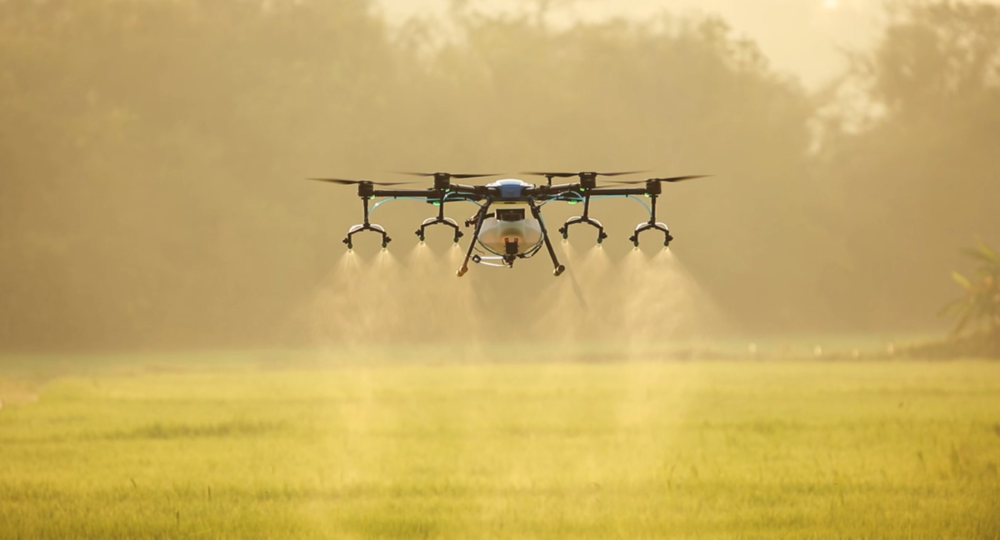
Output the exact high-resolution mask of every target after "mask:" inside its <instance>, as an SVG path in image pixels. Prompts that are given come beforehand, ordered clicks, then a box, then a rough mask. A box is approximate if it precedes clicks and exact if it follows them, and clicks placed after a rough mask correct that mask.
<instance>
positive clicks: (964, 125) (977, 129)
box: [817, 2, 1000, 330]
mask: <svg viewBox="0 0 1000 540" xmlns="http://www.w3.org/2000/svg"><path fill="white" fill-rule="evenodd" d="M893 13H894V14H893V18H892V21H891V23H890V24H889V26H888V27H887V29H886V31H885V34H884V36H883V37H882V39H881V41H880V42H879V44H878V45H877V47H876V48H875V50H874V51H872V52H871V53H868V54H864V55H860V56H859V57H858V58H857V62H856V64H855V68H854V70H853V72H852V74H851V76H850V77H849V78H848V82H849V84H851V85H854V86H855V87H858V88H861V89H862V90H863V94H862V98H861V99H862V100H863V101H864V102H865V103H864V105H865V108H867V109H868V110H874V111H876V114H874V115H873V116H872V117H870V118H869V119H868V121H867V122H866V123H865V124H864V125H863V127H862V129H860V130H848V131H844V132H841V133H839V135H835V136H833V137H831V139H830V140H829V141H828V143H829V144H827V145H826V146H825V147H824V152H823V153H821V155H820V156H819V160H818V163H817V165H818V170H820V171H821V174H822V175H823V177H824V182H826V183H827V184H828V186H827V188H826V189H828V191H827V193H828V194H829V197H828V198H827V200H828V201H829V206H828V210H829V211H830V212H831V214H830V215H831V216H832V218H831V219H829V220H828V223H830V224H831V225H833V226H835V227H836V230H837V231H839V236H840V237H841V241H840V242H838V243H836V244H835V249H836V250H837V251H838V252H839V253H840V254H841V256H842V264H841V265H838V266H837V267H836V271H833V272H830V273H828V274H826V275H825V276H824V282H825V283H824V284H825V287H826V288H827V289H828V290H829V291H831V292H832V293H833V294H831V295H830V298H831V302H832V304H833V305H834V306H835V310H836V311H837V312H839V313H842V314H843V316H844V317H847V318H852V319H853V320H854V323H853V324H854V325H856V326H857V327H859V328H861V329H868V330H870V329H876V328H883V329H887V330H891V329H912V328H920V327H921V326H923V327H926V326H927V325H928V321H929V320H930V317H929V314H931V313H934V312H935V306H939V305H941V304H943V303H944V302H945V301H946V300H947V298H948V297H950V296H951V294H952V291H951V290H950V287H949V284H948V283H947V280H942V279H941V276H946V275H948V272H949V271H950V270H951V264H952V262H951V261H952V256H951V254H952V253H954V250H955V249H956V246H961V245H965V244H968V243H969V242H970V241H973V242H974V241H977V240H985V241H990V240H993V239H996V238H997V235H998V216H1000V206H998V204H997V201H1000V182H998V181H997V179H998V176H997V175H998V165H1000V161H998V158H997V153H996V149H997V148H1000V48H998V47H997V45H996V44H997V43H1000V7H998V6H995V5H992V4H987V3H980V2H970V3H959V2H935V3H921V4H915V5H907V6H905V7H902V8H899V9H898V10H897V11H895V12H893ZM838 298H839V299H841V300H840V303H839V305H837V299H838Z"/></svg>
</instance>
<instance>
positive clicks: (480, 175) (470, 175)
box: [393, 171, 503, 178]
mask: <svg viewBox="0 0 1000 540" xmlns="http://www.w3.org/2000/svg"><path fill="white" fill-rule="evenodd" d="M393 172H394V173H396V174H408V175H410V176H437V175H439V174H444V175H447V176H448V177H449V178H486V177H487V176H500V175H501V174H503V173H457V174H453V173H447V172H436V173H426V172H410V171H393Z"/></svg>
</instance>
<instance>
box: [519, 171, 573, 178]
mask: <svg viewBox="0 0 1000 540" xmlns="http://www.w3.org/2000/svg"><path fill="white" fill-rule="evenodd" d="M517 174H530V175H532V176H551V177H553V178H572V177H574V176H576V175H578V174H580V173H575V172H537V171H534V172H520V173H517Z"/></svg>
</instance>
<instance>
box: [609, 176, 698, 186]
mask: <svg viewBox="0 0 1000 540" xmlns="http://www.w3.org/2000/svg"><path fill="white" fill-rule="evenodd" d="M709 176H712V175H710V174H695V175H690V176H671V177H668V178H647V179H646V180H630V181H622V180H619V181H617V182H615V183H616V184H645V183H646V182H649V181H650V180H652V181H653V182H681V181H684V180H693V179H695V178H708V177H709Z"/></svg>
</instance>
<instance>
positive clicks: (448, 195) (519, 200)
mask: <svg viewBox="0 0 1000 540" xmlns="http://www.w3.org/2000/svg"><path fill="white" fill-rule="evenodd" d="M406 174H414V175H417V176H429V177H433V178H434V187H432V188H430V189H426V190H407V189H377V188H376V186H384V185H397V184H396V183H379V182H372V181H368V180H341V179H336V178H313V179H312V180H321V181H325V182H333V183H337V184H355V185H357V186H358V196H359V197H360V198H361V200H362V203H363V206H364V222H363V223H360V224H357V225H354V226H353V227H351V228H350V229H349V230H348V232H347V238H345V239H344V243H345V244H347V247H348V249H351V248H353V246H354V243H353V238H354V235H355V234H356V233H359V232H363V231H372V232H375V233H377V234H380V235H382V247H383V248H385V247H387V246H388V245H389V242H391V241H392V239H391V238H390V237H389V235H388V233H387V232H386V230H385V228H383V227H382V226H381V225H378V224H374V223H371V222H370V221H369V213H370V211H371V210H372V209H374V207H372V208H371V209H370V208H369V201H370V200H372V199H375V198H378V197H382V198H384V200H382V201H380V202H378V203H376V204H375V207H377V206H378V205H380V204H383V203H385V202H387V201H389V200H394V199H416V200H423V201H425V202H427V203H431V204H434V205H435V206H437V207H438V215H437V216H435V217H430V218H427V219H425V220H424V221H423V223H421V225H420V228H419V229H417V230H416V235H417V236H418V237H419V238H420V240H421V241H423V240H424V237H425V233H426V229H427V227H429V226H432V225H445V226H447V227H451V228H452V229H454V231H455V236H454V241H455V242H458V241H459V239H461V238H462V236H464V233H463V232H462V231H461V228H460V227H459V225H458V223H456V222H455V220H453V219H451V218H448V217H445V215H444V207H445V205H446V204H449V203H456V202H468V203H473V204H475V205H477V206H478V207H479V210H478V211H477V212H476V213H475V214H474V215H473V216H472V217H470V218H469V219H468V220H466V221H465V227H475V230H474V233H473V240H472V241H471V242H470V243H469V249H468V251H467V252H466V255H465V260H464V261H463V263H462V267H461V268H459V270H458V272H457V274H458V276H459V277H461V276H463V275H465V273H466V272H468V270H469V261H470V260H471V261H472V262H474V263H478V264H484V265H487V266H500V267H508V268H510V267H513V266H514V262H516V261H517V260H518V259H528V258H531V257H533V256H534V255H535V254H537V253H538V252H539V251H541V249H542V247H543V246H544V247H545V248H546V250H547V251H548V253H549V256H550V258H551V259H552V264H553V267H554V268H553V272H552V273H553V275H555V276H559V275H560V274H562V273H563V271H565V269H566V268H565V267H564V266H563V265H561V264H559V259H558V258H557V257H556V253H555V250H554V249H553V248H552V242H551V240H550V239H549V233H548V230H547V229H546V227H545V221H544V220H543V219H542V211H541V209H542V207H543V206H545V205H546V204H548V203H550V202H555V201H562V202H568V203H570V204H574V203H583V205H584V206H583V215H580V216H574V217H572V218H570V219H568V220H567V221H566V222H565V223H564V224H563V226H562V227H561V228H560V229H559V232H560V233H561V234H562V236H563V238H567V237H568V236H569V227H570V226H572V225H577V224H580V223H586V224H588V225H590V226H592V227H595V228H596V229H597V242H598V243H601V242H603V241H604V239H605V238H607V236H608V235H607V234H606V233H605V232H604V226H603V225H602V224H601V222H600V221H597V220H596V219H593V218H591V217H590V215H589V213H590V201H591V199H593V198H604V197H629V198H637V197H639V196H644V197H648V198H649V199H650V200H651V204H650V206H649V207H648V210H649V220H647V221H644V222H642V223H639V224H638V225H637V226H636V228H635V232H634V233H633V235H632V236H631V237H630V238H629V240H631V241H632V243H633V244H634V245H636V246H638V245H639V234H640V233H642V232H644V231H647V230H651V229H655V230H658V231H660V232H662V233H663V238H664V240H663V245H664V246H668V245H670V241H671V240H673V237H672V236H671V235H670V230H669V229H668V228H667V226H666V225H665V224H664V223H662V222H659V221H656V199H657V198H658V197H659V196H660V194H661V192H662V185H661V183H662V182H679V181H681V180H688V179H692V178H701V177H702V176H677V177H672V178H650V179H647V180H644V181H639V182H623V183H626V184H629V183H631V184H643V187H598V186H597V177H598V176H618V175H623V174H634V173H633V172H622V173H597V172H580V173H565V172H556V173H553V172H534V173H524V174H531V175H539V176H544V177H545V178H546V179H547V180H548V183H547V185H536V184H530V183H528V182H525V181H523V180H518V179H515V178H508V179H504V180H498V181H495V182H492V183H490V184H487V185H485V186H477V185H464V184H455V183H452V181H451V180H452V179H464V178H477V177H483V176H497V175H492V174H450V173H406ZM572 177H579V179H580V181H579V182H575V183H567V184H557V185H552V179H553V178H572ZM640 201H641V200H640ZM474 251H478V253H473V252H474Z"/></svg>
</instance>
